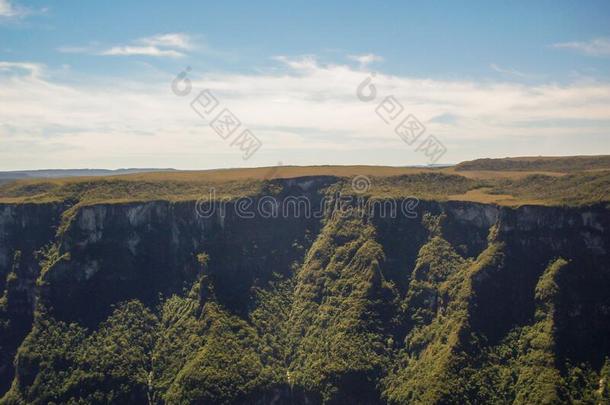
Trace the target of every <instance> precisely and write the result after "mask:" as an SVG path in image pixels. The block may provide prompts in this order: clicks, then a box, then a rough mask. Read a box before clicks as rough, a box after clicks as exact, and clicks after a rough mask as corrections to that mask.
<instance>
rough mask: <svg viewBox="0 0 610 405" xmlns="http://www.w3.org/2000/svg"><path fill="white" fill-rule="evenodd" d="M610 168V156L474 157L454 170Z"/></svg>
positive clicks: (565, 171)
mask: <svg viewBox="0 0 610 405" xmlns="http://www.w3.org/2000/svg"><path fill="white" fill-rule="evenodd" d="M600 169H610V156H609V155H601V156H561V157H544V156H531V157H512V158H511V157H507V158H502V159H476V160H470V161H467V162H462V163H459V164H458V165H457V166H456V167H455V170H457V171H467V170H470V171H473V170H493V171H545V172H560V173H569V172H577V171H584V170H600Z"/></svg>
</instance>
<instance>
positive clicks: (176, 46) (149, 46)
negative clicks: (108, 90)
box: [57, 33, 194, 58]
mask: <svg viewBox="0 0 610 405" xmlns="http://www.w3.org/2000/svg"><path fill="white" fill-rule="evenodd" d="M193 48H194V45H193V40H192V38H191V37H190V36H189V35H187V34H184V33H168V34H158V35H153V36H150V37H144V38H139V39H136V40H134V41H131V42H130V43H128V44H120V45H113V46H110V47H103V46H100V45H99V44H89V45H85V46H71V45H66V46H61V47H59V48H57V50H58V51H59V52H63V53H86V54H93V55H101V56H138V55H139V56H153V57H167V58H180V57H183V56H185V55H186V51H188V50H191V49H193Z"/></svg>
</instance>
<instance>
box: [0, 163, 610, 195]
mask: <svg viewBox="0 0 610 405" xmlns="http://www.w3.org/2000/svg"><path fill="white" fill-rule="evenodd" d="M583 168H584V169H583ZM358 175H359V176H367V177H368V178H369V179H370V183H371V187H370V189H369V190H368V191H367V194H368V195H369V196H375V197H407V196H415V197H418V198H420V199H433V200H458V201H475V202H482V203H489V204H499V205H509V206H518V205H526V204H528V205H529V204H533V205H588V204H596V203H605V202H610V159H609V158H608V157H607V156H601V157H570V158H539V159H537V158H511V159H490V160H487V159H483V160H475V161H472V162H464V163H460V164H458V165H456V166H452V167H445V168H417V167H392V166H278V167H261V168H248V169H219V170H205V171H175V172H150V173H138V174H128V175H121V176H111V177H110V176H109V177H71V178H59V179H36V180H17V181H14V182H10V183H4V184H0V203H46V202H58V201H74V202H79V203H80V204H95V203H120V202H131V201H150V200H168V201H190V200H197V199H200V198H205V197H206V196H208V195H209V192H210V189H212V188H214V189H215V190H216V195H217V197H218V198H226V199H232V198H237V197H240V196H253V195H260V194H261V193H264V192H265V190H266V188H267V185H268V184H269V183H270V182H276V181H278V179H290V178H297V177H308V176H333V177H336V178H337V180H336V181H337V182H338V183H341V184H342V189H343V191H344V192H347V193H349V192H351V189H350V185H351V179H352V178H354V177H355V176H358Z"/></svg>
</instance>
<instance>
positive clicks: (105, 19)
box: [0, 0, 610, 170]
mask: <svg viewBox="0 0 610 405" xmlns="http://www.w3.org/2000/svg"><path fill="white" fill-rule="evenodd" d="M187 66H188V67H190V70H189V76H188V77H189V79H190V80H191V83H192V85H193V92H192V94H190V95H189V96H186V97H180V96H176V95H175V94H173V93H172V91H171V86H170V85H171V82H172V80H173V79H174V78H175V77H176V75H177V74H178V73H179V72H181V71H183V70H184V69H185V68H186V67H187ZM371 72H375V74H376V76H375V80H374V84H375V86H376V88H377V89H378V90H379V97H378V99H377V100H374V101H373V102H363V101H361V100H359V99H358V98H357V97H356V95H355V92H356V89H357V87H358V85H359V84H360V83H361V82H362V80H364V79H365V78H366V77H368V75H369V74H370V73H371ZM203 89H209V90H210V91H211V92H212V94H214V96H215V97H216V98H217V99H218V100H219V101H220V103H221V104H222V106H223V107H225V108H228V109H229V110H230V111H231V112H232V113H233V114H234V116H236V117H237V118H238V119H239V120H240V121H241V123H242V127H240V128H248V129H249V130H251V132H252V133H253V134H254V135H255V136H256V137H257V139H259V140H260V142H261V147H260V149H259V150H257V151H256V153H255V154H253V155H252V156H251V157H250V158H249V159H247V160H244V159H243V158H244V156H243V154H242V153H241V152H242V151H240V150H237V149H236V147H235V146H236V145H231V143H232V141H231V138H229V139H223V138H222V137H220V136H219V134H218V133H216V132H215V131H214V130H213V129H212V128H210V126H209V125H208V124H209V120H208V122H206V121H204V120H203V119H202V118H201V117H199V116H197V114H195V113H194V111H193V110H192V109H191V108H190V101H191V100H192V99H193V97H194V96H196V95H197V93H198V92H199V91H200V90H203ZM387 96H394V97H395V100H397V101H399V102H400V104H401V105H402V106H403V107H404V114H405V115H406V114H412V115H413V116H415V117H416V118H417V119H418V121H419V122H421V123H422V125H423V126H425V128H426V131H425V136H428V135H430V134H433V135H434V136H436V137H437V139H438V140H440V141H442V144H443V145H444V147H445V148H446V150H447V151H446V153H445V154H444V155H443V156H442V157H441V158H440V160H439V161H438V162H437V163H443V162H445V163H452V162H458V161H461V160H466V159H472V158H476V157H502V156H509V155H565V154H602V153H610V142H609V140H610V2H608V1H583V2H575V1H537V2H531V1H522V2H518V1H511V2H508V1H502V2H500V1H497V2H489V1H472V2H468V3H467V5H465V4H464V2H458V1H452V2H450V1H443V2H440V1H438V2H406V1H400V2H399V1H396V2H391V1H389V2H373V1H352V2H338V1H337V2H323V1H307V2H305V1H292V2H286V1H273V2H272V1H268V2H246V1H233V2H220V1H219V2H201V1H183V2H180V1H177V2H171V3H169V2H161V1H148V2H136V1H120V2H119V1H104V2H102V1H99V2H93V1H87V2H77V1H25V0H0V144H1V145H3V147H2V148H0V170H16V169H31V168H61V167H66V168H76V167H109V168H116V167H136V166H137V167H143V166H146V167H176V168H184V169H194V168H212V167H237V166H268V165H275V164H277V163H278V162H282V163H283V164H356V163H358V164H388V165H410V164H425V163H429V161H428V160H429V157H427V156H426V155H425V154H424V153H421V150H420V151H417V150H416V149H417V145H416V144H413V145H408V144H407V143H405V142H404V141H403V140H402V139H400V137H399V136H397V135H396V133H395V132H394V124H395V123H394V122H393V123H392V124H391V125H390V124H386V123H385V122H384V121H382V120H381V119H380V117H379V116H378V115H377V114H376V113H375V109H376V108H377V106H378V105H379V103H380V102H381V101H382V100H384V98H385V97H387ZM209 118H210V119H211V118H212V117H209ZM240 130H241V129H240ZM422 139H423V138H422Z"/></svg>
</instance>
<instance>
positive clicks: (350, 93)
mask: <svg viewBox="0 0 610 405" xmlns="http://www.w3.org/2000/svg"><path fill="white" fill-rule="evenodd" d="M276 59H277V58H276ZM279 60H281V61H282V63H284V64H285V66H286V69H285V70H281V71H267V72H265V73H257V74H237V73H215V74H203V73H202V74H197V72H195V71H192V72H191V74H190V76H189V78H190V80H191V82H192V86H193V92H192V93H191V95H190V96H189V97H175V96H172V94H171V92H170V90H169V83H170V82H171V80H173V77H168V76H164V77H163V78H162V79H161V80H154V81H153V80H145V79H143V78H140V79H139V81H138V82H126V81H122V80H118V79H117V80H115V81H114V84H113V86H108V85H107V83H108V78H104V80H105V81H104V82H102V81H100V80H99V78H96V77H89V78H86V79H85V80H83V81H82V82H79V83H75V82H74V81H71V83H70V84H66V83H62V82H60V81H58V80H56V79H54V76H53V74H52V72H46V73H45V71H44V70H42V72H41V69H43V68H42V67H41V66H39V65H36V64H30V63H15V62H1V63H0V100H1V101H0V103H1V105H2V108H0V138H1V139H2V145H3V147H2V148H0V162H3V165H4V166H5V167H20V165H22V164H23V162H24V161H26V162H37V164H40V165H42V166H49V167H58V166H70V167H77V166H82V165H90V164H91V162H94V163H95V164H96V165H98V166H112V167H116V166H117V165H129V164H132V165H138V164H140V165H153V166H155V165H156V166H179V167H191V168H193V167H201V164H202V163H201V162H203V161H205V162H206V163H205V164H206V165H209V166H208V167H214V166H216V167H218V166H226V165H230V166H238V165H241V164H242V163H241V157H240V155H239V154H235V153H233V152H234V151H232V150H231V149H230V147H229V146H228V145H227V143H226V142H223V141H222V140H221V139H220V138H219V137H218V136H217V135H216V134H215V133H214V132H213V130H211V129H210V128H209V127H208V126H207V125H205V123H204V122H202V121H201V119H200V118H199V116H197V115H196V114H194V113H193V111H192V110H191V109H190V108H189V102H190V101H191V99H192V97H195V96H196V95H197V90H198V89H210V90H211V91H212V92H213V93H214V94H215V95H216V96H217V97H218V98H219V99H220V100H221V101H222V103H223V104H224V105H226V106H227V108H230V109H231V111H233V112H234V113H235V114H236V115H237V116H239V118H240V120H241V121H242V122H243V124H244V125H246V126H247V127H248V128H250V129H251V130H252V131H253V132H254V133H256V135H257V137H259V138H260V139H261V140H262V141H263V142H264V144H265V146H266V150H267V151H270V150H273V151H274V152H273V153H276V154H277V155H274V156H270V157H269V158H268V161H262V160H257V161H256V162H255V164H261V165H264V164H274V163H275V162H277V160H278V159H279V158H280V157H281V158H282V159H284V161H285V160H286V159H289V158H291V157H293V156H295V152H294V151H297V150H298V151H300V152H299V153H302V154H301V155H298V156H308V157H307V158H305V157H304V158H303V159H310V160H305V161H302V163H307V162H309V163H311V162H312V161H313V162H317V161H316V160H314V159H316V156H317V155H319V153H312V154H310V155H306V153H307V152H306V151H312V150H314V151H321V150H324V151H334V152H333V153H336V154H339V155H342V156H348V157H346V159H348V160H349V156H350V153H351V152H354V153H357V151H363V150H365V151H367V154H368V155H370V153H369V151H374V150H377V151H379V154H384V153H386V152H387V153H394V152H396V151H397V150H398V151H400V153H401V159H402V160H400V161H397V162H396V163H398V162H403V163H404V162H411V163H425V162H424V161H423V160H422V161H421V162H419V161H417V160H416V159H419V157H418V156H416V155H409V153H410V152H409V149H408V148H403V147H404V144H402V143H401V141H400V139H399V138H398V137H397V136H396V135H395V134H394V132H393V130H392V128H391V127H388V126H387V125H385V124H384V123H383V122H382V121H381V120H380V119H379V117H378V116H377V115H376V114H375V108H376V106H377V105H378V104H379V102H381V100H382V99H383V97H385V96H389V95H394V96H395V97H396V99H397V100H399V101H400V103H401V104H402V105H403V106H404V108H405V112H408V113H410V114H414V115H415V116H416V117H418V119H420V120H421V121H422V122H423V123H425V125H426V127H427V130H428V132H429V133H432V134H434V135H436V136H438V137H439V138H440V139H442V140H443V142H444V143H446V144H447V146H448V148H449V152H448V156H447V159H448V161H458V160H462V158H463V157H464V156H462V155H459V154H458V153H461V152H460V150H463V149H464V148H469V147H474V145H480V144H482V143H485V144H489V143H491V142H496V141H498V142H500V144H501V145H502V144H509V143H511V142H517V141H515V139H517V140H518V142H523V143H525V144H526V145H528V147H530V148H531V150H530V153H544V150H540V149H536V147H537V145H538V143H537V142H538V141H537V140H538V139H541V138H542V139H544V138H547V139H549V138H550V139H559V138H561V137H563V138H562V139H572V142H573V144H574V145H578V143H579V142H581V141H582V139H585V138H583V137H587V136H589V137H597V138H596V139H607V138H604V137H607V134H608V133H609V131H610V120H609V117H608V111H610V83H607V82H596V83H582V82H575V83H572V84H569V85H557V84H554V83H550V84H535V85H525V84H521V83H507V82H504V81H496V82H490V81H484V82H476V81H458V80H454V81H442V80H435V79H422V78H415V77H410V76H398V75H388V74H384V73H383V72H377V74H376V76H375V77H374V80H373V84H374V86H375V87H376V89H377V93H378V97H377V99H376V100H375V101H374V102H369V103H364V102H362V101H360V100H359V99H358V98H357V97H356V95H355V94H356V88H357V87H358V85H359V84H360V83H361V82H362V81H363V80H364V79H365V78H366V77H367V75H366V74H365V73H363V72H362V71H361V70H359V69H357V68H355V67H353V66H349V65H340V64H332V65H331V64H329V65H326V64H321V63H320V62H318V61H317V60H316V58H315V57H313V56H310V57H303V58H296V59H291V58H288V57H281V58H279ZM34 73H35V74H34ZM566 122H570V123H571V124H570V125H565V123H566ZM403 149H404V152H403ZM603 152H607V150H606V151H603ZM265 153H268V152H265ZM403 153H404V155H403ZM547 153H548V152H547ZM454 154H455V155H454ZM264 156H265V155H264V154H263V155H261V156H260V157H257V159H265V157H264ZM311 156H313V157H311ZM232 159H235V160H232ZM422 159H423V158H422ZM117 162H118V163H117ZM155 162H156V163H155ZM352 163H353V160H352ZM386 163H388V162H386Z"/></svg>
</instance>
